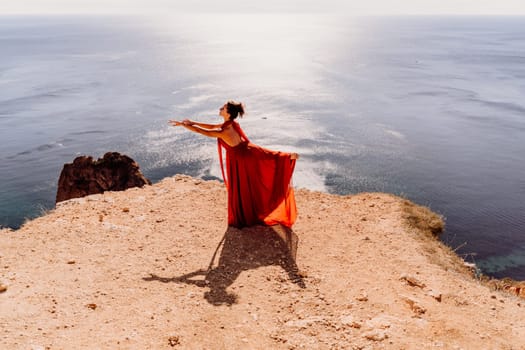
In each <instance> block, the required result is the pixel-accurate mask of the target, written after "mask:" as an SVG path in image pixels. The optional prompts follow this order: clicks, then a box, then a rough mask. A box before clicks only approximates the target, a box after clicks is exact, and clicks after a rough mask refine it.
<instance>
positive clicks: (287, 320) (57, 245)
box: [0, 176, 525, 350]
mask: <svg viewBox="0 0 525 350" xmlns="http://www.w3.org/2000/svg"><path fill="white" fill-rule="evenodd" d="M296 198H297V202H298V203H297V204H298V208H299V214H300V216H299V218H298V221H297V223H296V225H295V226H294V228H293V231H292V232H291V231H286V230H284V229H282V228H279V227H273V228H272V227H254V228H248V229H244V230H237V229H234V228H227V225H226V220H225V217H226V192H225V189H224V186H223V185H222V184H220V183H219V182H216V181H201V180H198V179H192V178H190V177H186V176H175V177H172V178H166V179H164V180H163V181H162V182H160V183H157V184H155V185H153V186H146V187H144V188H142V189H138V188H134V189H129V190H127V191H124V192H107V193H105V194H102V195H93V196H89V197H85V198H82V199H75V200H70V201H67V202H63V203H61V204H59V205H58V207H57V208H56V209H55V210H53V211H51V212H50V213H48V214H47V215H45V216H43V217H40V218H37V219H35V220H32V221H30V222H27V223H26V224H25V225H24V226H23V227H22V228H21V229H19V230H17V231H11V230H6V229H4V230H1V231H0V271H1V274H0V284H1V285H3V286H4V289H5V290H4V291H3V292H2V293H0V349H34V350H37V349H38V350H40V349H525V301H524V300H523V299H519V298H518V297H516V296H513V295H511V294H508V293H505V292H503V291H499V290H494V289H491V288H490V287H489V286H487V285H486V284H483V283H481V282H480V281H479V280H478V279H476V278H475V277H473V276H472V273H470V272H469V271H468V269H467V268H466V267H465V266H464V264H463V262H462V261H461V259H459V258H458V257H457V256H455V255H454V254H453V253H451V251H450V249H448V248H447V247H445V246H444V245H442V244H441V243H440V242H439V241H437V240H436V239H434V238H433V237H432V235H431V234H430V231H431V230H432V229H435V228H436V227H438V226H439V225H440V223H441V222H440V218H439V217H437V216H436V215H435V214H433V213H432V212H430V211H429V210H427V209H426V208H422V207H418V206H416V205H414V204H412V203H410V202H408V201H406V200H404V199H402V198H398V197H395V196H392V195H388V194H381V193H362V194H356V195H351V196H335V195H330V194H326V193H320V192H313V191H308V190H303V189H300V190H297V191H296ZM294 237H295V238H298V245H297V249H296V250H295V249H294V247H295V243H297V241H296V240H295V239H294ZM283 239H284V240H283ZM294 252H295V253H296V257H295V259H294V256H293V255H294Z"/></svg>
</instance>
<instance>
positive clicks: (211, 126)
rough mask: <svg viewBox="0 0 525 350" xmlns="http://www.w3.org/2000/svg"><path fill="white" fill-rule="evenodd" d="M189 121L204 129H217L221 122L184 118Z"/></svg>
mask: <svg viewBox="0 0 525 350" xmlns="http://www.w3.org/2000/svg"><path fill="white" fill-rule="evenodd" d="M184 120H187V121H189V122H190V124H191V125H196V126H198V127H201V128H204V129H217V128H220V127H221V125H222V124H206V123H199V122H196V121H193V120H190V119H184Z"/></svg>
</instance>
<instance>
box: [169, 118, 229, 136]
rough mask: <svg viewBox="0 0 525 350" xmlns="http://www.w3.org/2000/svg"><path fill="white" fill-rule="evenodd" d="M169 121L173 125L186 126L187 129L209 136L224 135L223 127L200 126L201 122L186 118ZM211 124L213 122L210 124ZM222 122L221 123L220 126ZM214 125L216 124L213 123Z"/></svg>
mask: <svg viewBox="0 0 525 350" xmlns="http://www.w3.org/2000/svg"><path fill="white" fill-rule="evenodd" d="M169 123H170V124H171V125H173V126H184V127H185V128H186V129H188V130H190V131H193V132H196V133H198V134H201V135H204V136H208V137H221V135H222V129H221V128H219V127H216V128H214V129H206V128H203V127H201V126H198V124H199V123H195V124H194V123H193V122H191V121H190V120H188V119H185V120H183V121H178V120H170V121H169ZM208 125H211V124H208ZM220 125H222V124H219V126H220ZM211 126H212V127H213V126H214V125H211Z"/></svg>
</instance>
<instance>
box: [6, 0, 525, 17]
mask: <svg viewBox="0 0 525 350" xmlns="http://www.w3.org/2000/svg"><path fill="white" fill-rule="evenodd" d="M202 10H204V11H211V12H215V11H225V12H230V11H233V12H336V13H344V14H355V15H374V14H376V15H385V14H458V15H461V14H487V15H490V14H493V15H498V14H509V15H516V14H525V0H257V1H252V0H222V1H221V0H0V14H11V13H17V14H18V13H30V14H38V13H42V14H47V13H61V14H63V13H123V14H125V13H150V12H151V13H157V12H158V13H164V14H166V13H170V12H173V13H180V12H187V11H191V12H196V11H202Z"/></svg>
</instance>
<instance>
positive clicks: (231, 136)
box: [220, 123, 242, 147]
mask: <svg viewBox="0 0 525 350" xmlns="http://www.w3.org/2000/svg"><path fill="white" fill-rule="evenodd" d="M220 138H221V139H222V140H223V141H224V142H226V143H227V144H228V146H230V147H235V146H237V145H238V144H240V143H241V142H242V138H241V135H239V133H238V132H237V131H236V130H235V128H234V127H233V125H232V124H231V123H228V124H226V125H224V126H223V129H222V131H221V136H220Z"/></svg>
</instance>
